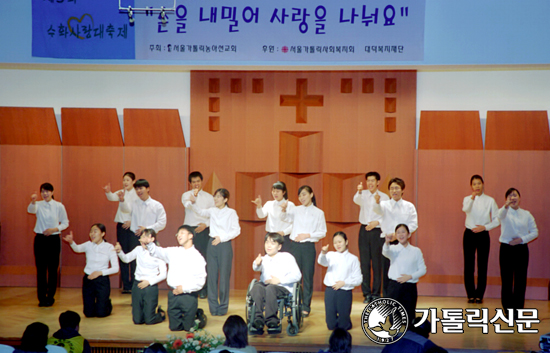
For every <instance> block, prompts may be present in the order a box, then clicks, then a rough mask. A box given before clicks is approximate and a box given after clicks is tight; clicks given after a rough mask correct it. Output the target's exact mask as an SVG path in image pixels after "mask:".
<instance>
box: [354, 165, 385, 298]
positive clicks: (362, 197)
mask: <svg viewBox="0 0 550 353" xmlns="http://www.w3.org/2000/svg"><path fill="white" fill-rule="evenodd" d="M365 179H366V185H367V190H363V183H359V185H358V186H357V193H356V194H355V196H353V202H355V204H357V205H359V207H360V208H361V210H360V212H359V222H361V227H360V228H359V256H360V258H361V273H362V275H363V283H362V284H361V290H362V291H363V297H364V298H365V299H364V301H363V303H365V304H367V303H368V302H370V301H371V300H376V299H378V298H380V289H381V285H382V263H383V260H384V259H385V258H384V257H383V256H382V245H384V235H383V234H382V228H381V225H380V223H381V221H382V216H381V215H379V214H377V213H376V212H374V204H375V203H376V200H375V198H374V196H375V195H378V196H380V200H381V201H387V200H389V199H390V198H389V197H388V195H386V194H384V193H383V192H381V191H380V190H378V185H379V184H380V174H378V172H368V173H367V174H365ZM371 262H372V287H371V276H370V272H371Z"/></svg>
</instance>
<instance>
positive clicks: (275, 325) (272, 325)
mask: <svg viewBox="0 0 550 353" xmlns="http://www.w3.org/2000/svg"><path fill="white" fill-rule="evenodd" d="M266 326H267V328H278V327H279V323H278V322H277V321H270V322H268V323H267V325H266Z"/></svg>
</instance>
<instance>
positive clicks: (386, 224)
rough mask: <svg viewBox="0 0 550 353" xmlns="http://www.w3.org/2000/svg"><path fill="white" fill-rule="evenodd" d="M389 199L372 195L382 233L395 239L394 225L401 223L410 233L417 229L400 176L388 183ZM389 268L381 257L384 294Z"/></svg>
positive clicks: (386, 287)
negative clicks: (404, 195)
mask: <svg viewBox="0 0 550 353" xmlns="http://www.w3.org/2000/svg"><path fill="white" fill-rule="evenodd" d="M388 189H389V190H390V197H391V199H390V200H388V201H381V197H380V196H378V195H374V199H375V201H376V204H375V205H374V206H373V210H374V212H376V213H378V214H379V215H381V216H382V234H383V235H384V237H386V236H387V235H391V236H392V239H395V236H394V233H395V227H396V226H397V225H398V224H400V223H402V224H406V225H407V227H409V229H410V231H411V234H412V233H414V232H415V231H416V230H417V229H418V216H417V214H416V208H415V207H414V205H413V204H412V203H411V202H409V201H405V200H403V192H404V190H405V182H404V181H403V179H400V178H393V179H391V180H390V182H389V183H388ZM389 268H390V260H388V259H387V258H383V259H382V276H383V278H384V283H383V285H382V286H383V291H384V292H383V293H384V296H386V293H388V283H389V279H388V270H389Z"/></svg>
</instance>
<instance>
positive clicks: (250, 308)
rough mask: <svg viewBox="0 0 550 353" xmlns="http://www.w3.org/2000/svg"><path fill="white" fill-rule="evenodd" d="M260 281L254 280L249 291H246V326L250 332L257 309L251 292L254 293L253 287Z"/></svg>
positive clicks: (249, 286)
mask: <svg viewBox="0 0 550 353" xmlns="http://www.w3.org/2000/svg"><path fill="white" fill-rule="evenodd" d="M257 281H258V280H257V279H255V278H254V279H253V280H252V281H251V282H250V284H249V285H248V289H247V291H246V301H245V308H244V309H245V313H246V324H247V326H248V329H249V330H250V328H251V327H252V320H253V318H254V314H255V312H254V311H255V307H254V304H253V302H252V297H251V296H250V292H251V291H252V287H254V285H255V284H256V282H257Z"/></svg>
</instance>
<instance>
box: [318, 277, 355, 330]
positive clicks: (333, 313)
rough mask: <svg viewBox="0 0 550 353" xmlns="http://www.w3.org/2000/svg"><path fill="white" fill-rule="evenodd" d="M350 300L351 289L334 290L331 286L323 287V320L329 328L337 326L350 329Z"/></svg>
mask: <svg viewBox="0 0 550 353" xmlns="http://www.w3.org/2000/svg"><path fill="white" fill-rule="evenodd" d="M352 302H353V295H352V293H351V290H343V289H338V290H334V289H332V288H331V287H327V288H326V289H325V320H326V322H327V327H328V329H329V330H331V331H332V330H334V329H337V328H341V329H344V330H350V329H351V326H352V325H351V318H350V316H351V303H352Z"/></svg>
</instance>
